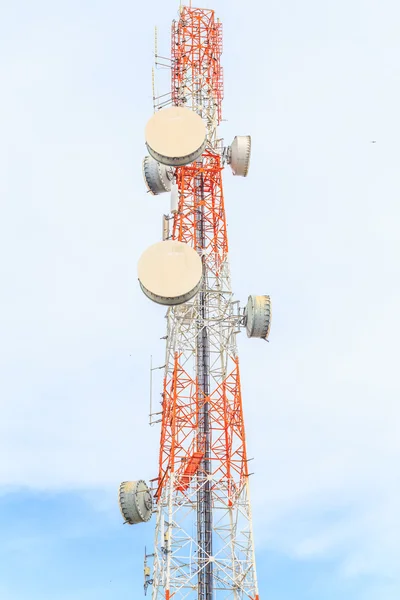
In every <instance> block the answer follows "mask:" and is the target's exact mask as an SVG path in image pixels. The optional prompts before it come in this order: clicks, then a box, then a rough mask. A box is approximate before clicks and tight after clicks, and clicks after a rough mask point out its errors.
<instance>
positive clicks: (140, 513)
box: [118, 480, 153, 525]
mask: <svg viewBox="0 0 400 600" xmlns="http://www.w3.org/2000/svg"><path fill="white" fill-rule="evenodd" d="M118 496H119V508H120V511H121V514H122V516H123V518H124V521H125V523H129V525H136V524H137V523H145V522H146V521H149V520H150V517H151V513H152V508H153V500H152V497H151V492H150V490H149V488H148V487H147V484H146V482H145V481H142V480H139V481H123V482H122V483H121V485H120V486H119V494H118Z"/></svg>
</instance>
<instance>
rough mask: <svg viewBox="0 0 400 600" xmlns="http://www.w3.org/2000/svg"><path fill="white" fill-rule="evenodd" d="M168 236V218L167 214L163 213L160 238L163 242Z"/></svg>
mask: <svg viewBox="0 0 400 600" xmlns="http://www.w3.org/2000/svg"><path fill="white" fill-rule="evenodd" d="M168 238H169V220H168V217H167V215H163V228H162V239H163V242H165V240H167V239H168Z"/></svg>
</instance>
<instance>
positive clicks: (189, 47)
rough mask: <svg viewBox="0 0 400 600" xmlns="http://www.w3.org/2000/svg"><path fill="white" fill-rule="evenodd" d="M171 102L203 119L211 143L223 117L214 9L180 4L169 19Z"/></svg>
mask: <svg viewBox="0 0 400 600" xmlns="http://www.w3.org/2000/svg"><path fill="white" fill-rule="evenodd" d="M171 50H172V52H171V92H172V104H173V105H175V106H186V107H187V108H190V109H192V110H194V111H195V112H196V113H197V114H198V115H200V116H201V117H202V118H203V119H204V120H205V121H206V126H207V131H208V135H207V138H208V142H209V143H210V144H211V145H214V143H215V140H216V129H217V126H218V125H219V123H220V122H221V118H222V100H223V96H224V89H223V71H222V67H221V55H222V24H221V23H220V22H219V20H218V19H215V12H214V11H213V10H209V9H204V8H192V7H191V6H182V7H181V10H180V13H179V19H177V20H175V21H173V23H172V39H171Z"/></svg>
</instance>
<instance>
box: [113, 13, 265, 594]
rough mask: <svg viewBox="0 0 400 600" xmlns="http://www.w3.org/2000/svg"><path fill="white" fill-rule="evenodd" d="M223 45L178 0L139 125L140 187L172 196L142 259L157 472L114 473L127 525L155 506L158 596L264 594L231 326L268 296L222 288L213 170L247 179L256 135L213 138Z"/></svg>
mask: <svg viewBox="0 0 400 600" xmlns="http://www.w3.org/2000/svg"><path fill="white" fill-rule="evenodd" d="M221 54H222V24H221V23H220V22H219V20H218V19H216V18H215V13H214V11H213V10H209V9H200V8H194V7H192V6H183V7H181V8H180V11H179V17H178V18H177V19H176V20H175V21H173V24H172V39H171V58H170V59H168V61H169V62H168V65H169V67H170V69H171V91H170V93H168V94H165V95H163V96H161V97H156V95H155V94H154V114H153V116H152V117H151V119H150V120H149V121H148V123H147V126H146V130H145V141H146V146H147V151H148V155H147V156H146V157H145V159H144V161H143V175H144V179H145V183H146V185H147V188H148V191H149V192H150V193H151V194H153V195H159V194H162V193H170V195H171V208H170V213H169V214H168V215H164V216H163V235H162V241H160V242H158V243H155V244H153V245H152V246H150V247H149V248H148V249H147V250H146V251H145V252H144V253H143V254H142V256H141V257H140V260H139V264H138V278H139V283H140V286H141V289H142V290H143V292H144V294H145V295H146V296H147V297H148V298H150V299H151V300H153V301H154V302H157V303H158V304H161V305H165V306H167V307H168V308H167V315H166V316H167V333H166V360H165V367H164V369H165V371H164V378H163V391H162V406H161V411H160V412H159V413H157V415H158V416H157V415H156V417H155V420H157V419H159V421H160V422H161V439H160V450H159V465H158V475H157V477H156V478H155V479H154V480H152V481H151V484H150V485H147V484H146V483H145V481H143V480H138V481H133V482H123V483H122V484H121V485H120V489H119V502H120V509H121V512H122V515H123V518H124V520H125V522H126V523H129V524H137V523H141V522H145V521H148V520H150V518H151V516H152V515H153V514H154V515H155V541H154V548H153V551H152V552H151V553H150V554H147V552H146V551H145V568H144V589H145V593H146V592H147V591H148V587H149V586H152V598H153V600H161V599H165V600H170V599H172V598H174V599H175V600H178V599H192V600H194V599H195V598H197V599H198V600H222V599H228V598H229V599H230V598H232V599H234V600H244V599H251V600H258V598H259V594H258V585H257V577H256V567H255V556H254V540H253V530H252V515H251V504H250V495H249V469H248V458H247V453H246V438H245V427H244V420H243V408H242V396H241V385H240V372H239V358H238V352H237V345H236V335H237V334H238V333H239V332H240V330H241V328H242V327H245V328H246V330H247V335H248V337H255V338H259V339H264V340H267V338H268V335H269V330H270V323H271V303H270V298H269V296H249V298H248V301H247V305H246V306H245V308H244V309H241V308H240V306H239V303H238V302H237V301H235V300H234V298H233V293H232V289H231V280H230V272H229V263H228V238H227V228H226V217H225V205H224V195H223V187H222V171H223V169H224V166H225V164H229V165H230V167H231V169H232V172H233V174H234V175H236V176H242V177H246V176H247V173H248V169H249V162H250V150H251V140H250V136H236V137H235V138H234V140H233V142H232V144H231V145H230V146H227V147H225V146H224V145H223V141H222V140H220V139H219V138H218V135H217V127H218V125H219V123H220V122H221V116H222V112H221V111H222V99H223V94H224V91H223V73H222V66H221V62H220V61H221ZM157 60H159V57H158V56H157V53H156V62H157ZM162 60H163V61H164V64H165V61H166V60H167V59H165V58H163V59H162ZM150 418H151V419H152V416H151V417H150ZM153 418H154V417H153ZM148 561H149V563H151V562H152V566H149V564H148Z"/></svg>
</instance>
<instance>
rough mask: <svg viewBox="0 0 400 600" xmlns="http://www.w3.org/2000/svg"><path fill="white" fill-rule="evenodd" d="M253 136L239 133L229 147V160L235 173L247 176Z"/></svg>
mask: <svg viewBox="0 0 400 600" xmlns="http://www.w3.org/2000/svg"><path fill="white" fill-rule="evenodd" d="M250 155H251V137H250V136H249V135H237V136H236V137H235V139H234V140H233V142H232V144H231V146H230V147H229V149H228V157H227V162H228V164H229V165H230V167H231V169H232V173H233V174H234V175H238V176H239V177H247V173H248V172H249V167H250Z"/></svg>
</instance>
